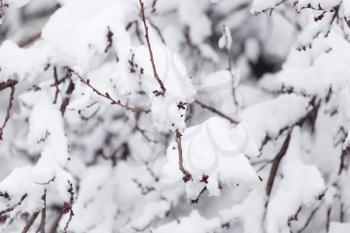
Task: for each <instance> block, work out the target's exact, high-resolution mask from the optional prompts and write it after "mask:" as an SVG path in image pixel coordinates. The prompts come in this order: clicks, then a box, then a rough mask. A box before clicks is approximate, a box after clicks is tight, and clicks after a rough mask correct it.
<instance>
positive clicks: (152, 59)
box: [139, 0, 166, 95]
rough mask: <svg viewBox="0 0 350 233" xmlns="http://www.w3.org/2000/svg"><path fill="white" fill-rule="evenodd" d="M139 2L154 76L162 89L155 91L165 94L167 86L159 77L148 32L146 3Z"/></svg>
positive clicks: (140, 0)
mask: <svg viewBox="0 0 350 233" xmlns="http://www.w3.org/2000/svg"><path fill="white" fill-rule="evenodd" d="M139 2H140V6H141V10H140V16H141V19H142V22H143V26H144V28H145V38H146V42H147V47H148V52H149V57H150V61H151V64H152V70H153V76H154V78H155V79H156V80H157V82H158V84H159V86H160V88H161V91H154V93H155V94H156V95H164V94H165V92H166V88H165V86H164V84H163V82H162V80H161V79H160V78H159V75H158V72H157V69H156V64H155V62H154V57H153V51H152V47H151V42H150V39H149V34H148V26H147V23H146V17H145V7H144V4H143V2H142V0H139Z"/></svg>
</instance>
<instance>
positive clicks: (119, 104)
mask: <svg viewBox="0 0 350 233" xmlns="http://www.w3.org/2000/svg"><path fill="white" fill-rule="evenodd" d="M72 73H73V74H75V75H76V76H77V77H78V78H79V79H80V81H81V82H82V83H84V84H85V85H86V86H88V87H89V88H90V89H91V90H93V91H94V92H95V93H96V94H97V95H99V96H102V97H104V98H106V99H108V100H109V101H111V104H112V105H113V104H116V105H118V106H120V107H122V108H125V109H127V110H129V111H131V112H144V113H149V112H150V111H151V110H150V109H145V108H139V107H130V106H129V105H128V104H123V103H122V102H121V101H120V100H115V99H113V98H112V97H111V96H110V94H109V93H108V92H106V93H102V92H101V91H99V90H98V89H96V88H95V87H94V86H92V85H91V84H90V80H89V79H87V80H85V79H83V77H81V75H80V74H78V73H77V72H75V71H74V70H72Z"/></svg>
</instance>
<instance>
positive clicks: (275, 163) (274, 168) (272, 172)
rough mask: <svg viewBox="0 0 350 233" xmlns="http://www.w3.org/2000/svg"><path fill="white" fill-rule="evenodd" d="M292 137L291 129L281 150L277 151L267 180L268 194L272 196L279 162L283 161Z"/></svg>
mask: <svg viewBox="0 0 350 233" xmlns="http://www.w3.org/2000/svg"><path fill="white" fill-rule="evenodd" d="M290 138H291V131H289V133H288V135H287V137H286V139H285V140H284V142H283V145H282V147H281V149H280V151H279V152H278V153H277V155H276V157H275V158H274V159H273V162H272V167H271V170H270V175H269V178H268V180H267V185H266V194H267V196H270V194H271V191H272V187H273V183H274V181H275V178H276V175H277V170H278V167H279V164H280V163H281V161H282V158H283V157H284V156H285V154H286V152H287V150H288V147H289V142H290Z"/></svg>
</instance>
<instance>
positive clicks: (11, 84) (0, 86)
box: [0, 79, 17, 141]
mask: <svg viewBox="0 0 350 233" xmlns="http://www.w3.org/2000/svg"><path fill="white" fill-rule="evenodd" d="M16 84H17V81H16V80H12V79H9V80H7V81H6V82H2V83H0V91H2V90H4V89H6V88H11V92H10V97H9V101H8V107H7V110H6V116H5V120H4V122H3V124H2V126H1V127H0V141H1V140H2V139H3V138H2V136H3V133H4V129H5V127H6V125H7V122H8V121H9V119H10V112H11V109H12V107H13V100H14V95H15V85H16Z"/></svg>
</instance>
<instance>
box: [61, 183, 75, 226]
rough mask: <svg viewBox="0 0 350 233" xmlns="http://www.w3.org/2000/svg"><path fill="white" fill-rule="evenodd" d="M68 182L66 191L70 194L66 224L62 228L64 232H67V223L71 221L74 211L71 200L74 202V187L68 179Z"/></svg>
mask: <svg viewBox="0 0 350 233" xmlns="http://www.w3.org/2000/svg"><path fill="white" fill-rule="evenodd" d="M68 184H69V188H68V193H69V195H70V199H69V204H68V205H69V218H68V220H67V222H66V225H65V226H64V229H63V230H64V233H67V232H68V227H69V223H70V222H71V221H72V218H73V216H74V212H73V209H72V206H73V202H74V188H73V183H71V182H70V181H68ZM66 205H67V204H66ZM66 205H65V206H66ZM63 208H65V207H63ZM63 211H64V210H63Z"/></svg>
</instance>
